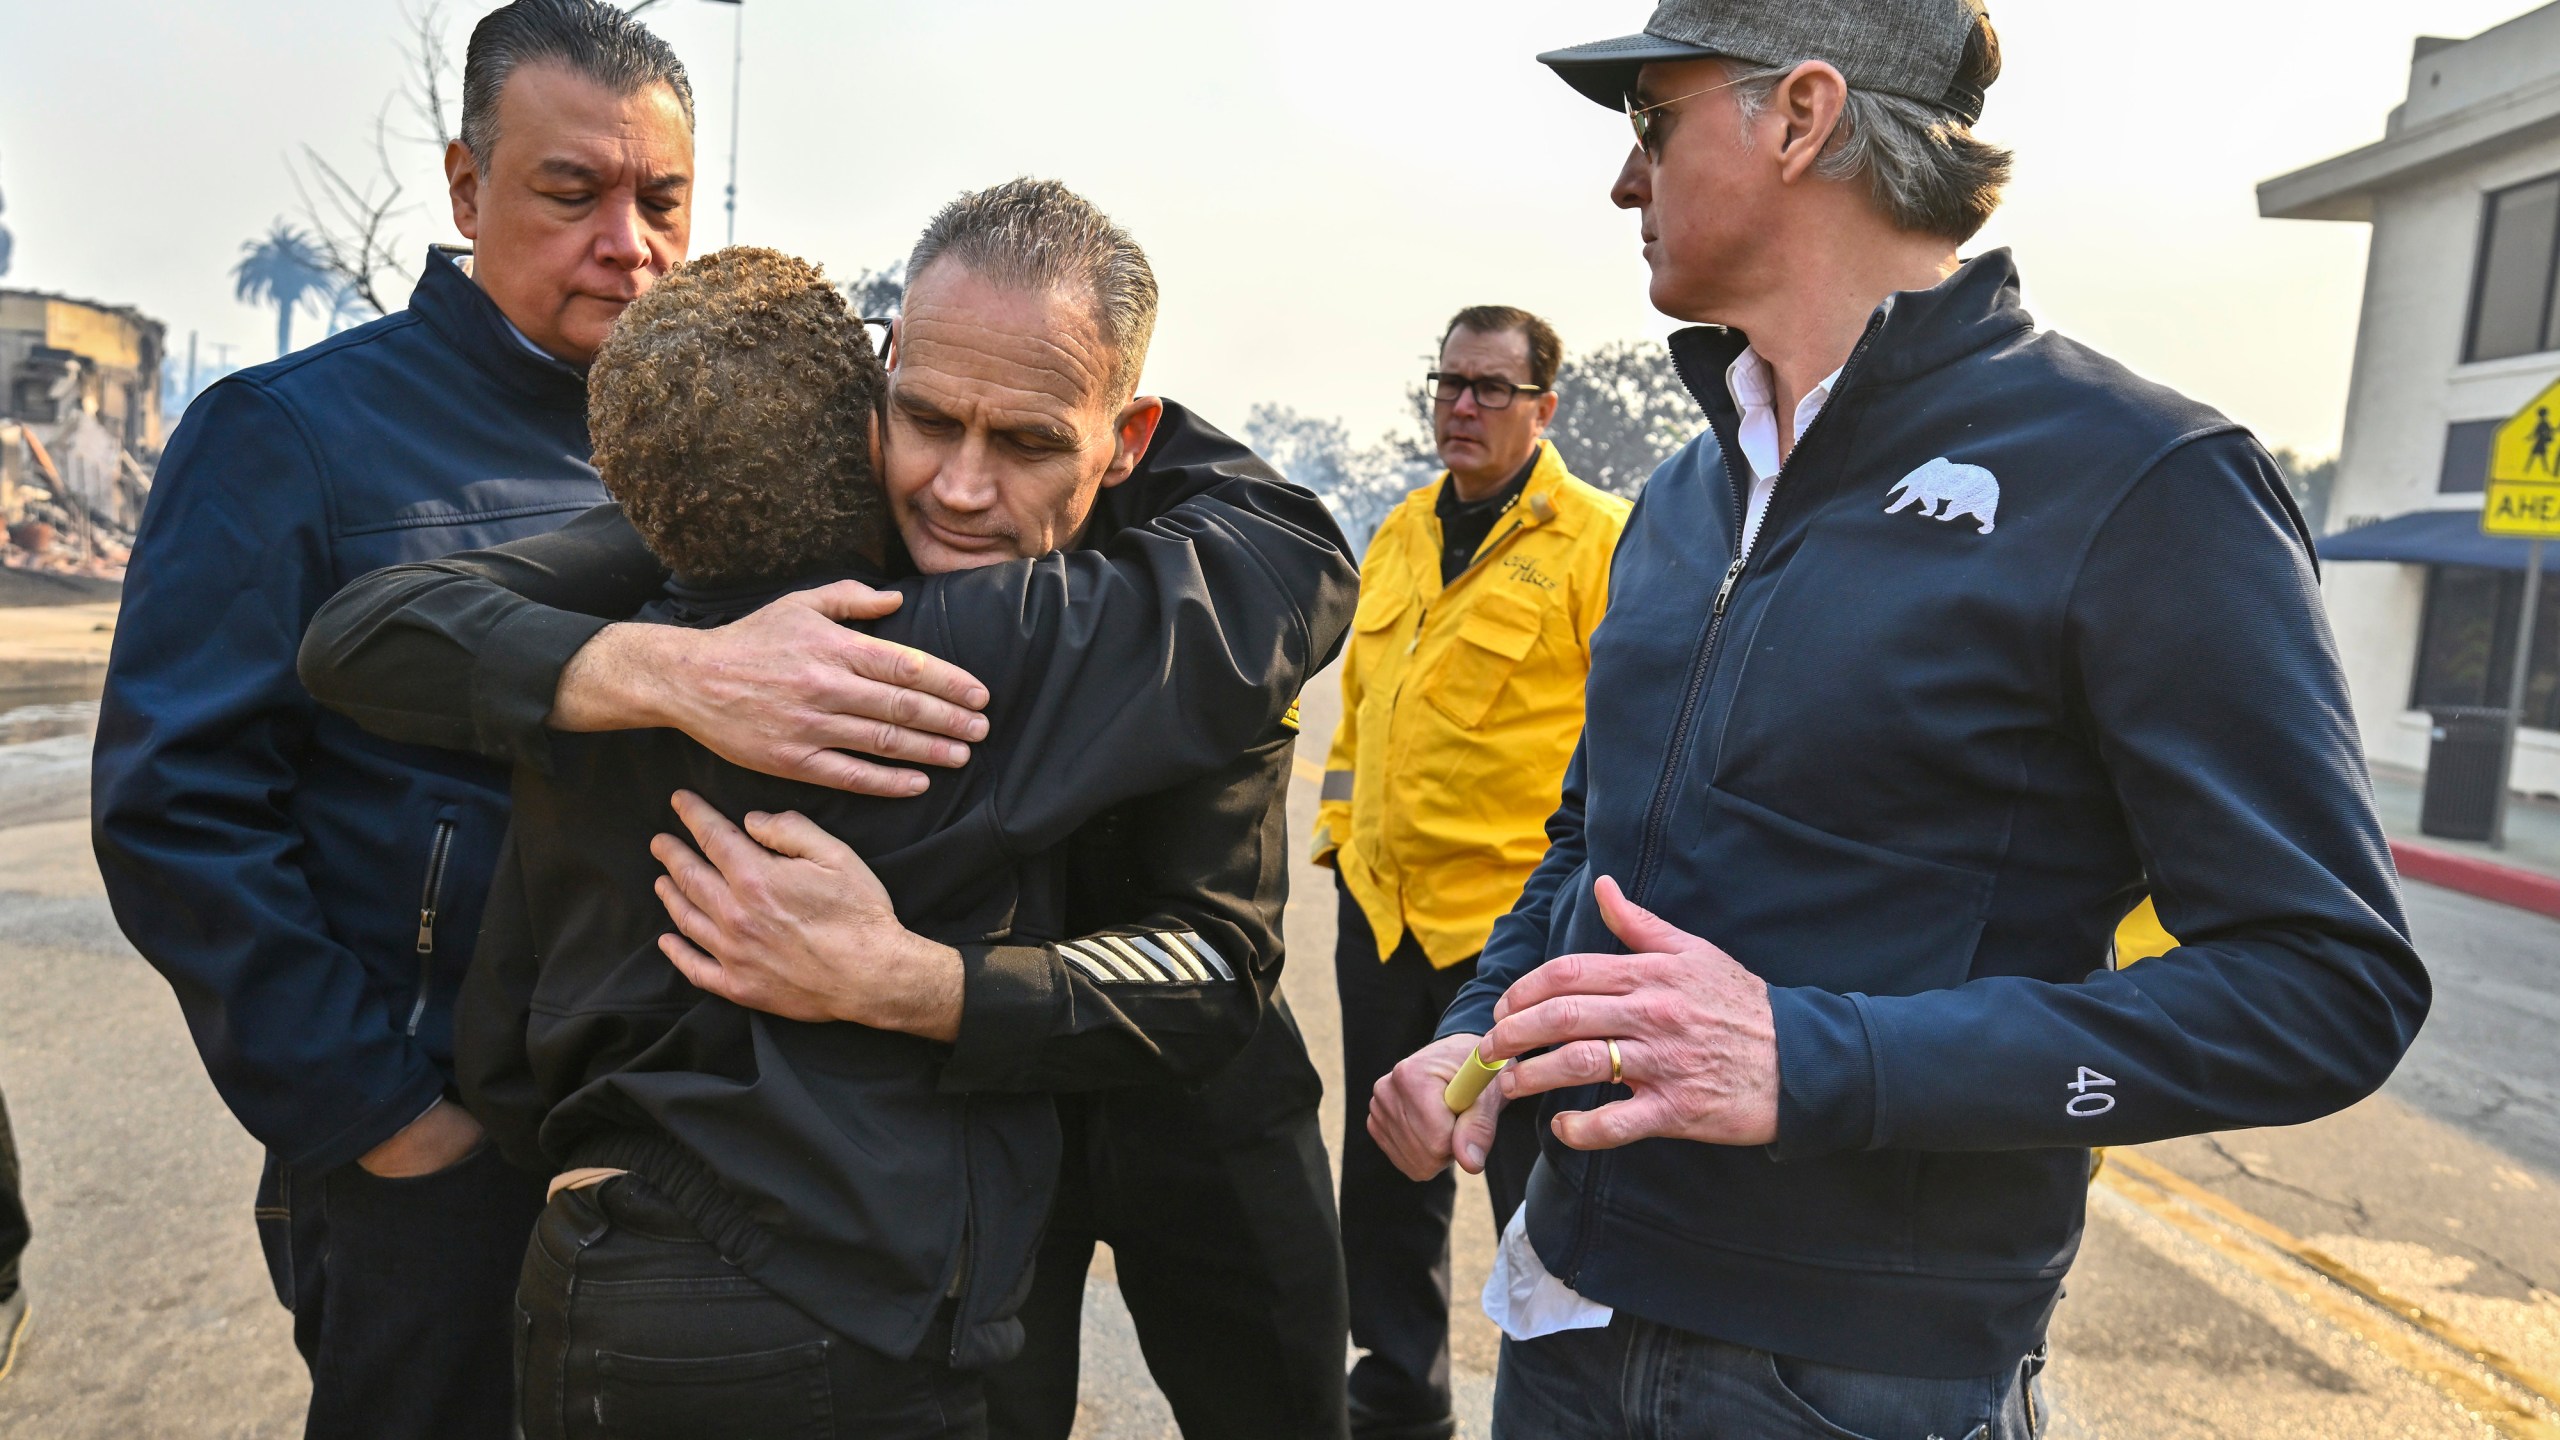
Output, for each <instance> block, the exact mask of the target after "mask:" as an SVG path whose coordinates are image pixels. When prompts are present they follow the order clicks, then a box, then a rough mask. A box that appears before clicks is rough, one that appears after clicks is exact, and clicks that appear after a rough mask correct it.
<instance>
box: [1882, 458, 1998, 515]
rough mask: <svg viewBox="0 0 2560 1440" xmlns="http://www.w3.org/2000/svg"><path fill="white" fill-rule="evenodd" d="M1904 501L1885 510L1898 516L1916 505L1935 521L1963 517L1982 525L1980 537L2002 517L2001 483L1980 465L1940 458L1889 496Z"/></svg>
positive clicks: (1909, 478)
mask: <svg viewBox="0 0 2560 1440" xmlns="http://www.w3.org/2000/svg"><path fill="white" fill-rule="evenodd" d="M1886 493H1887V494H1889V495H1898V496H1900V497H1901V498H1900V499H1898V500H1895V501H1894V502H1893V503H1892V504H1890V505H1887V506H1886V507H1884V513H1886V514H1887V515H1899V514H1901V513H1902V512H1903V511H1905V510H1908V509H1910V508H1911V507H1912V506H1914V505H1917V506H1919V507H1920V513H1921V514H1923V515H1926V516H1927V517H1929V518H1930V519H1932V520H1953V519H1955V518H1956V517H1957V516H1959V515H1961V516H1964V517H1966V518H1969V519H1973V520H1979V521H1981V522H1982V529H1981V531H1980V532H1979V533H1981V534H1984V535H1988V534H1990V533H1991V531H1992V529H1993V523H1994V522H1995V521H1997V520H1998V519H1999V516H2000V481H1999V480H1998V478H1997V477H1995V476H1993V475H1992V473H1991V472H1990V471H1988V470H1985V469H1983V468H1982V467H1981V466H1979V465H1959V464H1957V463H1956V462H1954V461H1953V460H1950V459H1948V458H1947V457H1945V456H1943V455H1941V456H1939V457H1938V458H1937V459H1935V460H1932V461H1930V462H1929V463H1928V464H1926V465H1923V466H1921V467H1920V468H1919V469H1917V470H1914V471H1912V472H1911V473H1910V474H1908V475H1905V476H1903V477H1902V483H1901V484H1899V485H1896V486H1894V487H1893V489H1892V490H1890V491H1888V492H1886Z"/></svg>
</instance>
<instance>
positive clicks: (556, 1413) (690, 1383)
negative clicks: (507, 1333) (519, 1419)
mask: <svg viewBox="0 0 2560 1440" xmlns="http://www.w3.org/2000/svg"><path fill="white" fill-rule="evenodd" d="M516 1307H517V1308H516V1317H515V1319H516V1324H517V1326H518V1327H519V1330H518V1336H517V1342H516V1343H517V1345H518V1347H519V1352H520V1360H519V1365H520V1367H521V1369H522V1371H523V1380H522V1387H523V1394H522V1405H523V1421H524V1430H523V1437H524V1440H572V1437H575V1440H703V1437H707V1436H719V1437H721V1440H838V1437H842V1440H855V1437H860V1440H981V1437H984V1436H985V1434H986V1433H987V1432H986V1407H985V1401H984V1399H983V1398H982V1396H981V1394H980V1392H979V1388H978V1379H977V1377H976V1376H975V1375H972V1374H969V1373H966V1372H964V1371H958V1370H954V1369H952V1368H951V1367H950V1366H949V1365H947V1364H944V1363H943V1362H942V1361H941V1360H940V1359H939V1358H938V1357H940V1356H944V1355H948V1354H949V1353H950V1351H951V1345H950V1331H949V1321H948V1319H947V1318H946V1319H945V1321H944V1322H943V1331H942V1338H941V1339H939V1340H935V1339H931V1338H928V1339H927V1340H926V1341H925V1344H924V1347H923V1349H922V1350H921V1351H919V1352H918V1357H917V1358H915V1359H912V1360H902V1359H899V1358H897V1357H895V1356H890V1355H884V1354H882V1353H881V1352H879V1351H877V1350H873V1349H870V1348H869V1347H867V1346H864V1345H860V1344H857V1343H855V1342H854V1341H851V1340H848V1339H846V1338H845V1337H844V1336H842V1335H839V1334H837V1333H835V1332H834V1331H831V1330H829V1329H827V1328H826V1327H825V1326H822V1325H820V1324H819V1323H818V1322H817V1321H815V1320H812V1319H810V1318H809V1316H808V1315H807V1314H806V1313H804V1312H803V1311H801V1310H800V1309H799V1308H798V1307H796V1306H794V1305H792V1304H791V1303H789V1302H788V1301H786V1300H784V1299H782V1298H781V1297H780V1296H778V1295H775V1294H774V1293H773V1292H772V1291H770V1290H767V1289H765V1288H764V1287H763V1286H762V1285H759V1284H757V1283H756V1282H755V1281H753V1280H751V1279H749V1278H747V1277H746V1276H745V1275H744V1274H741V1273H740V1272H739V1271H738V1270H737V1268H736V1267H734V1266H732V1265H730V1264H729V1262H728V1261H726V1260H723V1259H721V1258H720V1255H719V1252H718V1251H716V1250H714V1249H713V1248H712V1247H711V1243H710V1242H709V1241H707V1240H705V1239H703V1238H702V1234H701V1232H700V1231H698V1230H696V1229H695V1228H694V1227H693V1223H692V1222H691V1221H690V1220H687V1219H686V1218H685V1216H684V1212H682V1211H680V1210H678V1209H677V1208H676V1207H675V1206H674V1205H673V1204H671V1203H670V1202H669V1201H668V1200H667V1199H666V1198H665V1197H664V1196H662V1195H660V1194H659V1193H658V1192H657V1191H656V1190H654V1189H652V1188H650V1186H649V1183H648V1182H647V1181H645V1180H642V1179H641V1178H640V1177H638V1176H636V1175H623V1176H618V1177H616V1178H614V1179H611V1180H607V1181H606V1182H604V1183H603V1184H602V1185H599V1186H596V1187H594V1188H592V1189H587V1190H564V1191H562V1192H561V1193H560V1195H559V1196H558V1198H556V1199H554V1200H553V1201H552V1202H551V1203H550V1204H549V1205H548V1206H546V1207H544V1209H543V1212H542V1220H541V1223H540V1224H538V1225H537V1226H535V1228H534V1235H533V1242H532V1243H531V1244H530V1245H527V1246H526V1247H525V1248H524V1270H523V1281H522V1284H521V1285H520V1287H519V1288H518V1291H517V1301H516Z"/></svg>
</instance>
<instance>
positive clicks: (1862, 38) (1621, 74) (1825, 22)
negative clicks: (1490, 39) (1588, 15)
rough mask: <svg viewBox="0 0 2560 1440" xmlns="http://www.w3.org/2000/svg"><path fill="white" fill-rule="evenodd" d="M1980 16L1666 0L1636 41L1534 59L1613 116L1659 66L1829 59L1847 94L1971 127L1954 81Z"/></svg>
mask: <svg viewBox="0 0 2560 1440" xmlns="http://www.w3.org/2000/svg"><path fill="white" fill-rule="evenodd" d="M1983 10H1984V0H1663V4H1662V6H1661V8H1659V9H1657V10H1655V11H1654V12H1653V18H1652V19H1651V20H1648V21H1646V22H1645V27H1644V33H1643V34H1641V35H1624V36H1620V37H1619V38H1617V39H1615V40H1595V41H1593V42H1592V43H1590V44H1588V45H1576V46H1574V47H1572V48H1571V49H1568V50H1550V51H1548V52H1547V53H1546V54H1544V55H1541V56H1539V57H1538V59H1539V61H1540V62H1541V63H1543V64H1545V65H1546V66H1548V67H1549V68H1550V69H1552V70H1554V71H1555V72H1556V74H1558V75H1560V76H1562V77H1564V82H1565V83H1566V84H1568V85H1571V86H1572V87H1573V88H1574V89H1576V90H1579V91H1581V92H1582V93H1583V94H1585V95H1588V96H1590V97H1591V98H1592V99H1594V100H1596V101H1598V102H1600V103H1601V104H1603V105H1606V106H1608V107H1609V108H1610V109H1612V110H1615V109H1617V108H1618V107H1619V106H1620V105H1622V104H1624V103H1625V97H1626V95H1627V93H1628V92H1629V91H1632V90H1633V89H1635V86H1636V72H1637V71H1639V70H1642V69H1643V68H1644V67H1645V66H1647V65H1650V64H1653V63H1655V62H1657V61H1666V60H1699V59H1704V58H1706V57H1708V56H1712V55H1721V56H1724V57H1726V58H1727V59H1732V60H1747V61H1749V62H1751V63H1753V64H1755V65H1788V64H1794V63H1796V62H1798V61H1804V60H1828V61H1830V62H1831V64H1832V65H1834V66H1835V67H1837V68H1838V69H1839V71H1840V74H1841V76H1842V77H1843V78H1844V79H1846V80H1847V81H1848V82H1849V84H1850V85H1851V86H1852V87H1853V88H1856V89H1860V90H1873V91H1877V92H1879V93H1881V94H1885V95H1899V96H1902V97H1903V98H1905V99H1909V100H1917V101H1919V102H1920V103H1921V104H1924V105H1935V106H1937V107H1938V108H1939V109H1941V110H1946V111H1949V112H1951V113H1953V114H1955V115H1958V116H1961V117H1962V118H1963V120H1964V122H1965V123H1966V124H1968V125H1970V124H1972V123H1974V122H1975V121H1977V120H1980V119H1981V118H1982V91H1981V90H1979V89H1977V88H1975V87H1973V86H1969V85H1965V84H1962V83H1961V82H1960V81H1959V80H1958V79H1957V74H1956V72H1957V71H1958V70H1959V69H1960V68H1961V67H1962V66H1963V64H1964V50H1965V42H1966V41H1967V39H1968V38H1970V37H1971V35H1972V33H1973V29H1974V26H1975V25H1976V24H1977V23H1978V22H1979V21H1980V19H1981V17H1982V15H1983Z"/></svg>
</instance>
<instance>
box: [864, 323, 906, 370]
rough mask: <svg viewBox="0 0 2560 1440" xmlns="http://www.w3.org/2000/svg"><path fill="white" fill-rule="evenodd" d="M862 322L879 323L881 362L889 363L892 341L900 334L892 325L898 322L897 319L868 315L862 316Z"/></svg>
mask: <svg viewBox="0 0 2560 1440" xmlns="http://www.w3.org/2000/svg"><path fill="white" fill-rule="evenodd" d="M861 323H862V324H865V325H877V326H879V327H880V363H881V364H883V365H886V364H888V363H889V345H890V342H892V341H893V340H895V339H896V338H897V334H898V332H897V331H895V330H893V329H891V328H890V327H891V326H893V325H896V324H897V323H898V322H897V321H895V320H882V319H879V318H877V317H875V316H869V315H866V316H864V317H862V321H861Z"/></svg>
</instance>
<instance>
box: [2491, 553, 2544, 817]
mask: <svg viewBox="0 0 2560 1440" xmlns="http://www.w3.org/2000/svg"><path fill="white" fill-rule="evenodd" d="M2542 544H2543V542H2542V541H2541V540H2540V539H2539V538H2537V539H2536V540H2535V541H2534V542H2533V547H2532V549H2531V550H2530V551H2529V552H2528V555H2529V556H2530V558H2528V559H2527V560H2526V561H2525V562H2524V614H2523V616H2522V617H2521V618H2520V619H2519V620H2518V621H2517V623H2516V664H2515V673H2514V674H2513V675H2512V676H2510V677H2509V678H2508V681H2507V744H2506V753H2505V754H2504V755H2502V756H2500V757H2499V765H2498V810H2497V818H2496V819H2495V820H2493V821H2492V822H2491V823H2490V827H2489V844H2490V847H2491V848H2493V849H2498V850H2504V849H2506V848H2507V791H2508V788H2509V786H2510V785H2511V784H2512V783H2513V782H2512V779H2511V778H2510V777H2512V776H2513V775H2514V774H2515V764H2516V738H2517V734H2518V732H2520V731H2522V730H2523V729H2524V706H2525V698H2526V690H2525V687H2526V684H2527V682H2529V681H2530V680H2531V679H2532V678H2533V622H2534V619H2535V616H2536V614H2537V612H2539V611H2540V610H2541V608H2542Z"/></svg>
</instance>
